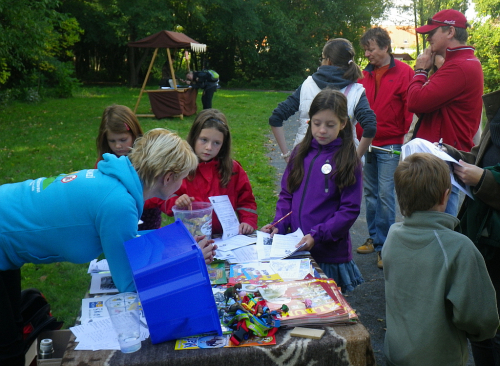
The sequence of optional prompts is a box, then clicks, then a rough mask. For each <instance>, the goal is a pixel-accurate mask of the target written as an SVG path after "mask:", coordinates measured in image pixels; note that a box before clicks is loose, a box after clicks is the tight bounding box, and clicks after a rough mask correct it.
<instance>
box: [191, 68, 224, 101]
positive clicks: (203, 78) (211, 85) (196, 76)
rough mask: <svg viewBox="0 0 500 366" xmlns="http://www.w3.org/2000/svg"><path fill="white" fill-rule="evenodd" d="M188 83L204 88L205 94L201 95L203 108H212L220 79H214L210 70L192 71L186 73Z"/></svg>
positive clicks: (194, 86)
mask: <svg viewBox="0 0 500 366" xmlns="http://www.w3.org/2000/svg"><path fill="white" fill-rule="evenodd" d="M186 83H187V84H188V85H192V86H193V88H197V89H203V95H202V97H201V102H202V103H203V109H209V108H212V99H213V97H214V93H215V92H216V91H217V87H218V86H219V81H218V80H217V81H213V78H212V76H211V74H210V73H209V72H208V71H194V72H193V71H190V72H188V73H187V74H186Z"/></svg>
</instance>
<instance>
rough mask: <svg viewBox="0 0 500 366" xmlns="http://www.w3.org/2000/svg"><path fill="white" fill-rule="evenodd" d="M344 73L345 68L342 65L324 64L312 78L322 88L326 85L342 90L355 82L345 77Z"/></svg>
mask: <svg viewBox="0 0 500 366" xmlns="http://www.w3.org/2000/svg"><path fill="white" fill-rule="evenodd" d="M344 73H345V70H343V69H341V68H340V67H337V66H333V65H323V66H320V67H319V69H318V71H316V72H315V73H314V74H313V75H312V78H313V80H314V81H315V82H316V85H318V88H320V89H321V90H323V89H324V88H326V87H331V88H333V89H339V90H340V89H343V88H345V87H346V86H347V85H349V84H352V83H353V82H352V81H351V80H346V79H344V78H343V75H344Z"/></svg>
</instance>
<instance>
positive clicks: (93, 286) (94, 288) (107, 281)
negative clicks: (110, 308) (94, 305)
mask: <svg viewBox="0 0 500 366" xmlns="http://www.w3.org/2000/svg"><path fill="white" fill-rule="evenodd" d="M118 292H119V291H118V289H117V288H116V286H115V283H114V282H113V277H111V272H99V273H92V280H91V282H90V291H89V293H90V294H112V293H118Z"/></svg>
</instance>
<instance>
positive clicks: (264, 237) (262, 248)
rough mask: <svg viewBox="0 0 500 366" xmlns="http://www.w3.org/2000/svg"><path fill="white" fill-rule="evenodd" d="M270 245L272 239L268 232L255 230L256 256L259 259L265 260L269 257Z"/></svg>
mask: <svg viewBox="0 0 500 366" xmlns="http://www.w3.org/2000/svg"><path fill="white" fill-rule="evenodd" d="M272 245H273V239H272V238H271V235H270V234H268V233H265V232H263V231H257V257H258V258H259V261H266V260H269V259H270V258H271V248H272Z"/></svg>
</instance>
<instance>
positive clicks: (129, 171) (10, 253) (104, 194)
mask: <svg viewBox="0 0 500 366" xmlns="http://www.w3.org/2000/svg"><path fill="white" fill-rule="evenodd" d="M0 202H1V204H0V217H1V220H0V270H3V271H5V270H12V269H17V268H21V267H22V266H23V264H25V263H35V264H41V263H53V262H65V261H67V262H72V263H85V262H89V261H91V260H92V259H94V258H96V257H97V256H99V255H100V254H101V253H103V252H104V254H105V256H106V258H107V260H108V263H109V266H110V270H111V274H112V276H113V281H114V283H115V285H116V286H117V288H118V290H119V291H120V292H123V291H135V285H134V282H133V276H132V271H131V269H130V265H129V262H128V259H127V255H126V253H125V248H124V246H123V243H124V242H125V241H127V240H130V239H133V238H135V237H136V235H137V222H138V220H139V217H140V216H141V214H142V209H143V207H144V199H143V189H142V183H141V181H140V179H139V176H138V175H137V172H136V171H135V169H134V167H133V166H132V164H131V162H130V160H129V159H128V158H127V157H126V156H123V157H120V158H117V157H116V156H114V155H112V154H105V155H104V160H102V161H101V162H99V164H98V166H97V169H89V170H81V171H78V172H73V173H70V174H65V175H59V176H57V177H50V178H38V179H35V180H27V181H25V182H20V183H13V184H4V185H2V186H0Z"/></svg>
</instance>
